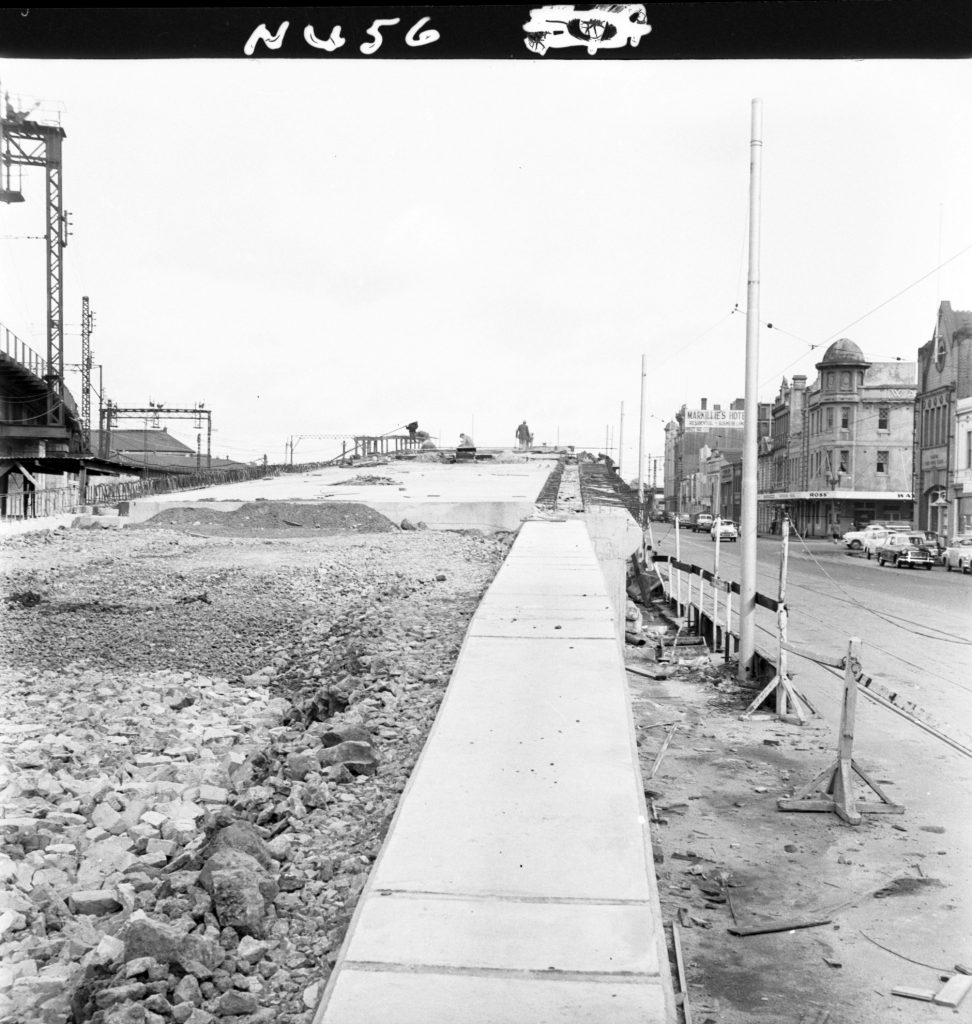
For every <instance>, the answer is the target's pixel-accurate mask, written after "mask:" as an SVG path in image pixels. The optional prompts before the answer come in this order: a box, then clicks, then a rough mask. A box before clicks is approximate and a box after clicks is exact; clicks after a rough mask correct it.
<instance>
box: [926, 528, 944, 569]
mask: <svg viewBox="0 0 972 1024" xmlns="http://www.w3.org/2000/svg"><path fill="white" fill-rule="evenodd" d="M920 533H921V535H922V536H923V537H924V538H925V546H926V547H927V548H928V550H929V551H930V552H931V553H932V554H933V555H934V556H935V561H936V562H940V563H941V564H943V565H944V555H945V545H944V544H943V543H942V539H941V537H939V536H938V534H937V533H935V532H934V530H921V531H920Z"/></svg>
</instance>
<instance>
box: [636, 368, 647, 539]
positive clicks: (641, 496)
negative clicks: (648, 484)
mask: <svg viewBox="0 0 972 1024" xmlns="http://www.w3.org/2000/svg"><path fill="white" fill-rule="evenodd" d="M647 362H648V357H647V356H646V355H645V354H644V353H642V354H641V420H640V424H639V427H638V508H639V509H640V510H641V511H640V514H641V519H642V526H643V525H644V513H645V370H646V367H647Z"/></svg>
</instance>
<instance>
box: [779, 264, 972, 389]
mask: <svg viewBox="0 0 972 1024" xmlns="http://www.w3.org/2000/svg"><path fill="white" fill-rule="evenodd" d="M969 250H972V244H970V245H967V246H966V247H965V248H964V249H960V250H959V251H958V252H957V253H955V254H954V255H952V256H950V257H949V258H948V259H947V260H945V261H943V262H942V263H939V264H938V266H937V267H933V268H932V269H931V270H929V271H928V272H927V273H926V274H922V276H921V277H919V278H918V279H917V280H915V281H912V282H911V284H908V285H906V286H905V287H904V288H901V289H900V290H899V291H897V292H895V293H894V295H892V296H891V297H890V298H888V299H885V300H884V301H883V302H879V303H878V304H877V305H876V306H875V307H874V308H873V309H870V310H868V311H867V312H866V313H864V314H862V315H861V316H859V317H857V319H856V320H852V321H851V322H850V323H848V324H845V325H844V326H843V327H841V328H840V329H839V330H837V331H835V332H834V333H833V334H830V335H828V337H827V338H826V340H824V341H822V342H818V343H816V344H812V343H811V342H808V341H806V339H804V338H798V340H800V341H803V342H804V344H807V345H810V351H813V349H814V348H818V347H819V346H820V345H826V344H828V343H829V342H831V341H834V340H835V339H837V338H839V337H840V336H841V335H842V334H843V333H844V331H848V330H850V328H851V327H856V326H857V325H858V324H859V323H861V322H862V321H864V320H866V319H867V318H868V317H869V316H872V315H873V314H874V313H876V312H877V311H878V310H879V309H883V308H884V307H885V306H887V305H890V303H892V302H894V301H895V299H899V298H900V297H901V296H902V295H904V294H905V293H906V292H909V291H911V289H912V288H915V287H917V286H918V285H919V284H921V283H922V282H923V281H926V280H928V278H929V277H931V276H932V275H933V274H936V273H937V272H938V271H939V270H941V269H942V267H946V266H948V264H949V263H952V262H953V261H955V260H957V259H958V258H959V257H960V256H964V255H965V254H966V253H967V252H969ZM766 326H767V327H770V328H773V329H774V330H779V328H776V327H774V325H772V324H767V325H766ZM783 333H788V332H786V331H784V332H783ZM791 337H794V338H796V337H797V335H791ZM804 358H806V353H803V354H801V355H799V356H797V358H796V359H794V360H793V361H792V362H790V363H787V365H786V366H784V367H783V368H782V369H780V370H776V371H774V373H773V374H772V375H771V376H770V377H767V378H766V380H764V381H763V382H762V384H761V386H765V385H766V384H768V383H770V382H771V381H772V380H775V379H776V377H778V376H779V375H780V374H782V373H786V371H787V370H789V369H790V368H791V367H793V366H795V365H796V364H797V363H798V362H800V361H801V360H802V359H804Z"/></svg>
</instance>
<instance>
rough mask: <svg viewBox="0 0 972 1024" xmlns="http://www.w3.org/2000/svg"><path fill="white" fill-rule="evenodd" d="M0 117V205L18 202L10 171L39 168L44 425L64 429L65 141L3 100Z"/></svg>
mask: <svg viewBox="0 0 972 1024" xmlns="http://www.w3.org/2000/svg"><path fill="white" fill-rule="evenodd" d="M3 100H4V102H3V111H2V116H0V202H3V203H22V202H23V201H24V196H23V193H22V192H21V191H20V188H19V184H20V183H19V181H18V182H17V185H18V187H16V188H14V187H13V183H12V181H11V173H10V172H11V168H12V167H43V168H44V170H45V173H46V178H47V183H46V199H47V217H46V224H47V231H46V239H47V372H46V373H45V374H44V379H45V380H46V381H47V385H48V401H47V420H48V424H49V425H54V426H59V425H63V424H64V420H65V416H64V310H63V304H62V295H63V290H64V247H65V246H66V245H67V235H68V232H67V219H66V215H65V212H64V202H63V197H62V184H63V183H62V167H61V144H62V142H63V141H64V138H65V132H64V129H63V128H61V127H60V125H50V124H42V123H41V122H39V121H32V120H30V119H29V117H28V114H29V113H30V112H29V111H27V112H23V111H17V110H14V108H13V107H12V106H11V104H10V100H9V97H8V96H6V95H5V96H4V97H3Z"/></svg>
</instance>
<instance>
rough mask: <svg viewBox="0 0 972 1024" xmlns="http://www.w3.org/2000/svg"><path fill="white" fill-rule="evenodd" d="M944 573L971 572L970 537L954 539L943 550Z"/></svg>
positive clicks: (971, 539) (971, 540)
mask: <svg viewBox="0 0 972 1024" xmlns="http://www.w3.org/2000/svg"><path fill="white" fill-rule="evenodd" d="M943 557H944V561H945V571H946V572H951V571H952V570H953V569H958V570H959V572H972V537H956V538H955V540H953V541H952V543H951V544H949V546H948V547H947V548H946V549H945V554H944V556H943Z"/></svg>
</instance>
